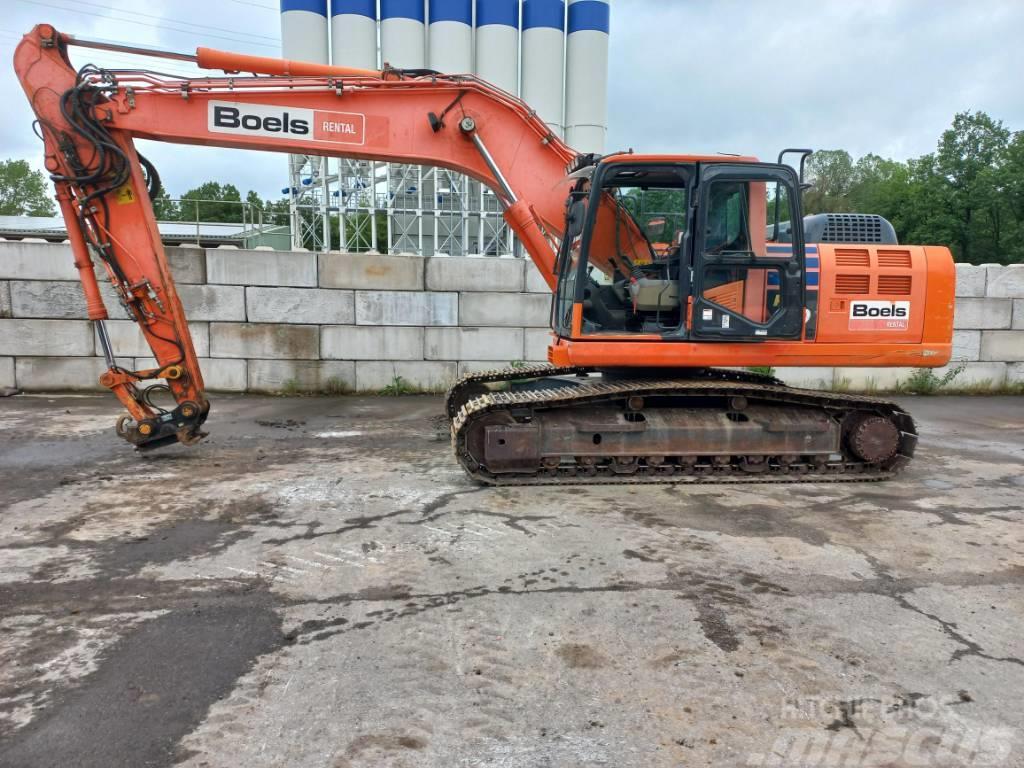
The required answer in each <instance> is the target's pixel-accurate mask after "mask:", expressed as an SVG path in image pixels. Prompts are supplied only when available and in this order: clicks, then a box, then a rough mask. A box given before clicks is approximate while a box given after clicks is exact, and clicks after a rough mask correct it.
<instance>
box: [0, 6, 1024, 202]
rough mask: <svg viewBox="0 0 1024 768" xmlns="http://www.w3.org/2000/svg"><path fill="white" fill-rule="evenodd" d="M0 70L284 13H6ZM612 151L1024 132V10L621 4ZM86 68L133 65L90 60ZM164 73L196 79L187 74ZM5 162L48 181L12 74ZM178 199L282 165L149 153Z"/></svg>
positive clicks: (189, 43)
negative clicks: (46, 38)
mask: <svg viewBox="0 0 1024 768" xmlns="http://www.w3.org/2000/svg"><path fill="white" fill-rule="evenodd" d="M2 5H3V7H4V8H5V13H4V16H3V19H2V20H0V56H2V57H3V60H5V61H8V62H9V61H10V58H11V56H12V54H13V50H14V45H15V43H16V42H17V40H18V39H19V38H20V36H21V35H22V34H23V33H24V32H26V31H27V30H28V29H30V28H31V27H32V25H33V24H36V23H38V22H43V21H48V22H51V23H55V24H56V25H57V27H58V28H59V29H61V30H62V31H67V32H71V33H72V34H76V35H79V36H81V37H96V38H104V39H108V40H117V41H122V42H128V43H131V44H136V45H149V46H154V47H162V48H167V49H172V50H180V51H192V50H194V49H195V47H196V46H197V45H208V46H210V47H215V48H227V49H233V50H238V51H243V52H247V53H254V54H259V55H276V54H277V53H278V52H279V45H278V39H279V21H278V12H277V4H276V3H275V2H273V0H173V1H172V0H149V1H148V2H144V3H143V2H138V1H137V0H136V1H134V2H132V1H130V0H115V1H113V2H111V1H110V0H88V2H86V1H85V0H78V1H77V2H73V1H72V0H3V3H2ZM611 25H612V29H611V53H610V62H609V67H610V72H609V110H608V111H609V114H608V123H609V132H608V142H607V149H608V150H612V149H625V148H629V147H633V148H634V149H636V150H637V151H659V152H679V153H687V152H691V153H693V152H737V153H743V154H755V155H758V156H760V157H761V158H763V159H774V157H775V155H776V154H777V152H778V150H779V149H781V148H782V147H787V146H807V147H813V148H818V149H834V148H844V149H847V150H849V151H850V152H851V153H852V154H853V155H855V156H857V155H860V154H864V153H866V152H877V153H879V154H882V155H885V156H888V157H894V158H898V159H905V158H908V157H914V156H918V155H921V154H924V153H926V152H930V151H932V150H933V149H934V148H935V143H936V140H937V139H938V137H939V134H940V133H941V132H942V131H943V130H944V129H945V128H946V127H948V125H949V123H950V122H951V120H952V117H953V114H954V113H955V112H958V111H961V110H968V109H970V110H978V109H980V110H984V111H986V112H988V113H989V114H991V115H992V116H994V117H996V118H999V119H1002V120H1003V121H1004V122H1005V123H1006V124H1007V125H1008V126H1009V127H1010V128H1012V129H1024V88H1022V87H1021V84H1020V82H1021V73H1022V72H1024V44H1022V43H1021V40H1022V38H1024V2H1022V1H1021V0H1002V1H999V0H972V2H963V1H962V0H860V1H858V0H781V1H780V0H772V1H771V2H767V1H763V0H613V2H612V22H611ZM73 56H74V57H75V58H74V61H75V63H76V65H80V64H83V63H85V62H86V60H93V61H95V62H96V63H98V64H103V65H106V66H111V67H116V66H121V67H123V66H127V65H129V64H130V63H131V61H132V60H131V59H128V58H123V57H115V56H110V55H104V54H101V53H100V52H97V51H87V50H84V49H77V52H76V53H74V54H73ZM161 67H162V68H163V69H165V70H168V71H173V72H184V71H186V70H185V65H184V64H181V63H175V64H170V65H163V64H161ZM0 99H2V100H3V103H4V104H6V105H7V107H6V114H5V116H4V118H3V120H2V122H0V159H2V158H7V157H23V158H27V159H29V160H31V161H32V162H33V164H35V165H36V166H37V167H40V163H39V158H40V154H41V147H40V145H39V142H38V140H37V139H35V138H34V136H33V134H32V130H31V128H30V123H31V120H32V116H31V112H30V110H29V108H28V105H27V102H26V101H25V99H24V96H23V94H22V93H21V90H20V88H19V86H18V84H17V81H16V80H15V78H14V75H13V72H12V70H11V68H10V66H9V65H7V66H5V67H4V68H3V69H2V74H0ZM143 152H144V153H145V154H147V155H149V156H150V157H151V158H152V159H153V160H154V161H155V162H156V163H157V166H158V168H159V169H160V171H161V174H162V176H163V178H164V182H165V185H166V186H167V187H168V189H169V190H170V191H171V194H172V195H173V196H176V195H179V194H181V193H183V192H184V191H186V190H187V189H189V188H191V187H193V186H196V185H197V184H199V183H201V182H203V181H206V180H208V179H216V180H219V181H231V182H233V183H235V184H236V185H237V186H238V187H240V188H241V189H242V191H243V193H244V192H245V190H247V189H249V188H252V189H256V190H258V191H259V192H260V194H261V195H263V196H264V197H278V196H280V190H281V187H282V186H283V185H284V184H283V182H284V175H285V172H284V169H285V161H284V159H283V158H282V157H280V156H276V155H269V154H268V155H264V154H260V155H256V154H255V153H251V152H241V151H237V150H215V149H209V148H200V147H181V146H170V145H152V144H150V145H149V146H146V147H144V148H143Z"/></svg>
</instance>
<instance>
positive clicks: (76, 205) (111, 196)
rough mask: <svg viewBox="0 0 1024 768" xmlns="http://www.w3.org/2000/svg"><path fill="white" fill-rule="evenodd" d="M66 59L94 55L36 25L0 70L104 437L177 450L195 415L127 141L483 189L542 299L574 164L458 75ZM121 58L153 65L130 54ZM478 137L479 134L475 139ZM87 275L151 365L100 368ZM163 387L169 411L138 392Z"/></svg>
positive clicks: (202, 408) (195, 423)
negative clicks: (46, 200)
mask: <svg viewBox="0 0 1024 768" xmlns="http://www.w3.org/2000/svg"><path fill="white" fill-rule="evenodd" d="M69 45H86V46H91V47H98V48H111V47H115V48H117V49H119V50H126V48H125V47H124V46H110V45H108V44H105V43H91V42H89V41H81V40H76V39H75V38H73V37H71V36H69V35H62V34H61V33H59V32H58V31H57V30H55V29H54V28H53V27H52V26H49V25H46V24H42V25H39V26H37V27H35V28H34V29H33V30H32V31H31V32H30V33H29V34H27V35H26V36H25V37H24V38H23V40H22V41H21V43H20V44H19V45H18V47H17V50H16V52H15V56H14V65H15V70H16V71H17V74H18V77H19V79H20V81H21V84H22V87H23V89H24V90H25V93H26V95H27V96H28V99H29V102H30V103H31V104H32V108H33V109H34V111H35V113H36V116H37V119H38V125H39V129H40V132H41V134H42V137H43V140H44V144H45V150H44V151H45V164H46V168H47V170H48V171H49V172H50V173H51V175H52V177H53V179H54V182H55V185H56V188H57V199H58V201H59V203H60V207H61V211H62V213H63V215H64V218H65V220H66V222H67V226H68V236H69V239H70V240H71V244H72V249H73V251H74V255H75V263H76V266H77V267H78V269H79V274H80V275H81V280H82V285H83V289H84V292H85V296H86V303H87V306H88V314H89V318H90V319H91V320H93V321H94V322H95V324H96V327H97V333H98V336H99V338H100V342H101V345H102V347H103V349H104V351H105V353H106V358H107V364H108V366H109V371H108V372H107V373H106V374H104V376H103V377H102V380H101V381H102V383H103V384H104V386H107V387H109V388H110V389H111V390H113V392H114V393H115V394H116V395H117V397H118V399H119V400H120V401H121V403H122V404H123V405H124V406H125V408H126V409H127V410H128V414H129V418H124V419H122V420H121V421H120V422H119V427H118V431H119V433H120V434H121V435H122V436H123V437H125V438H126V439H128V440H129V441H130V442H132V443H134V444H135V445H137V446H140V447H155V446H158V445H162V444H165V443H172V442H183V443H191V442H194V441H195V440H197V439H198V438H199V437H201V436H202V433H201V432H200V431H199V427H200V425H201V424H202V423H203V421H204V420H205V418H206V415H207V412H208V411H209V403H208V401H207V399H206V396H205V394H204V392H203V380H202V374H201V372H200V369H199V364H198V361H197V359H196V354H195V350H194V349H193V346H192V341H191V337H190V335H189V331H188V325H187V323H186V319H185V313H184V311H183V310H182V307H181V302H180V300H179V299H178V296H177V293H176V291H175V286H174V281H173V279H172V278H171V273H170V269H169V267H168V263H167V259H166V256H165V253H164V249H163V246H162V244H161V241H160V236H159V232H158V229H157V224H156V219H155V217H154V215H153V208H152V204H151V197H152V196H154V195H155V194H156V192H157V190H156V188H155V187H156V185H157V184H158V177H157V175H156V171H155V169H154V168H153V167H152V166H151V165H150V164H149V163H148V162H147V161H146V160H145V159H144V158H143V157H141V156H140V155H139V154H138V152H137V151H136V149H135V145H134V139H136V138H144V139H153V140H156V141H168V142H175V143H181V144H204V145H209V146H219V147H236V148H239V149H257V150H269V151H275V152H288V153H298V154H308V155H326V156H336V155H339V154H344V155H345V156H347V157H351V158H367V159H376V160H387V161H394V162H402V163H417V164H430V165H436V166H443V167H445V168H450V169H452V170H456V171H459V172H461V173H464V174H467V175H469V176H471V177H473V178H474V179H477V180H479V181H481V182H483V183H484V184H486V185H488V186H489V187H491V188H492V189H494V190H495V193H496V194H497V195H498V197H499V199H500V200H501V202H502V205H503V206H504V209H505V217H506V220H507V221H508V223H509V225H510V227H511V228H512V230H513V231H514V232H515V234H516V236H517V237H518V238H519V240H520V241H521V242H522V243H523V244H524V246H525V248H526V250H527V252H528V253H529V254H530V256H531V258H532V259H533V260H534V262H535V263H536V265H537V267H538V269H539V270H540V273H541V275H543V277H544V278H545V280H547V282H548V284H549V285H551V286H552V287H553V286H554V283H555V277H554V258H555V256H554V253H555V250H554V249H555V247H556V246H557V240H558V237H559V236H560V233H561V220H562V209H563V205H564V199H565V193H566V189H567V186H566V184H561V183H560V182H561V180H562V179H563V178H564V176H565V166H566V164H567V163H568V162H569V161H570V160H571V159H572V158H573V157H574V156H575V153H574V152H573V151H572V150H571V149H570V148H569V147H567V146H566V145H565V144H564V143H563V142H562V141H561V140H560V139H558V137H556V136H554V135H553V134H552V133H551V131H550V129H549V128H548V126H547V125H546V124H545V123H544V122H543V120H541V119H540V118H538V117H537V116H536V114H534V113H533V112H532V111H531V110H530V109H529V108H528V107H527V106H526V105H525V104H523V103H522V102H521V101H519V100H518V99H515V98H513V97H511V96H509V95H508V94H506V93H504V92H503V91H500V90H499V89H496V88H494V87H492V86H490V85H488V84H486V83H484V82H482V81H480V80H478V79H476V78H473V77H468V76H467V77H442V76H438V75H437V74H436V73H429V74H427V73H422V72H412V73H410V72H403V71H399V70H388V71H384V72H373V71H368V70H355V69H349V68H343V67H329V66H325V65H314V64H307V63H304V62H289V61H284V60H278V59H266V58H261V57H254V56H245V55H241V54H234V53H228V52H223V51H216V50H213V49H209V48H200V49H198V51H197V52H196V54H195V55H194V56H190V55H186V54H171V56H172V57H173V58H176V59H186V60H192V61H195V62H196V64H198V65H199V66H201V67H209V68H217V69H222V70H225V71H226V72H248V73H250V74H249V75H248V76H244V77H239V76H235V75H230V76H227V75H226V76H222V77H198V78H177V77H166V76H161V75H159V74H155V73H152V72H146V71H123V72H121V71H119V72H109V71H106V70H100V69H97V68H95V67H90V66H87V67H85V68H83V69H82V70H81V71H79V72H76V71H75V70H74V68H73V67H72V66H71V63H70V61H69V58H68V53H67V48H68V46H69ZM127 50H129V52H133V53H148V54H150V55H167V54H162V53H161V52H155V51H146V50H144V49H134V48H132V49H127ZM481 134H483V135H486V136H487V139H486V143H485V140H484V139H483V138H482V137H481ZM98 264H102V266H103V267H104V268H105V271H106V272H107V274H108V276H109V278H110V281H111V283H112V284H113V286H114V288H115V290H116V292H117V294H118V296H119V298H120V300H121V303H122V305H123V307H124V309H125V311H126V312H127V313H128V315H129V316H130V317H131V318H132V319H133V320H135V321H136V322H137V323H138V325H139V327H140V328H141V330H142V333H143V335H144V336H145V338H146V341H147V343H148V344H149V346H150V348H151V349H152V350H153V356H154V358H155V359H156V366H155V367H154V368H152V369H148V370H142V371H131V370H127V369H125V368H123V367H122V366H121V365H120V364H119V363H118V362H117V361H116V360H115V359H114V356H113V353H112V351H111V347H110V344H109V342H108V339H107V335H106V329H105V325H104V321H105V320H106V319H107V317H108V314H107V308H106V307H105V306H104V304H103V301H102V299H101V297H100V291H99V286H98V282H97V276H96V273H95V270H94V266H96V265H98ZM150 379H163V380H164V381H165V382H166V385H162V386H166V387H167V388H168V389H169V390H170V392H171V394H172V395H173V397H174V400H175V402H176V404H177V405H176V407H175V408H174V409H173V410H167V409H162V408H159V407H157V406H156V405H154V404H153V403H152V401H151V395H152V391H151V390H150V389H149V388H143V387H141V386H139V385H140V383H141V382H143V381H146V380H150Z"/></svg>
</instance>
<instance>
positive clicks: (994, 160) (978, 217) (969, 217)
mask: <svg viewBox="0 0 1024 768" xmlns="http://www.w3.org/2000/svg"><path fill="white" fill-rule="evenodd" d="M1009 143H1010V131H1009V130H1007V129H1006V128H1005V127H1004V126H1003V123H1002V121H1000V120H993V119H992V118H991V117H989V116H988V115H987V114H985V113H984V112H960V113H958V114H957V115H956V116H955V117H954V118H953V125H952V127H951V128H949V129H948V130H946V131H945V132H943V134H942V138H941V139H939V147H938V151H937V152H936V156H935V169H936V171H937V172H938V173H939V174H941V175H942V176H943V177H944V179H945V180H946V182H947V185H948V188H947V191H948V195H947V197H946V200H945V203H946V205H947V206H948V211H949V214H950V216H951V220H952V227H953V232H952V235H953V245H954V247H955V249H956V251H957V256H958V257H959V258H961V259H963V260H964V261H971V260H973V259H976V258H982V259H984V258H992V259H995V258H998V257H999V256H1001V254H1000V253H999V248H1000V241H1001V239H1002V231H1001V223H1002V222H1001V214H1002V213H1003V212H1004V209H1005V203H1004V201H1003V200H1002V199H1001V195H999V192H998V189H997V187H996V182H997V179H998V177H999V169H1000V168H1001V167H1002V165H1003V163H1004V161H1005V157H1006V151H1007V148H1008V146H1009Z"/></svg>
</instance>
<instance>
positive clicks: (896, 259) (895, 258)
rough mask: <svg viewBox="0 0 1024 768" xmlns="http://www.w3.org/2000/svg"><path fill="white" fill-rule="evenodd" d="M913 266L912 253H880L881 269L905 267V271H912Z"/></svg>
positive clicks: (879, 262) (879, 264)
mask: <svg viewBox="0 0 1024 768" xmlns="http://www.w3.org/2000/svg"><path fill="white" fill-rule="evenodd" d="M912 264H913V262H912V261H911V258H910V251H879V252H878V266H880V267H903V268H904V269H910V267H911V266H912Z"/></svg>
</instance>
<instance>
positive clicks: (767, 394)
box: [448, 366, 917, 485]
mask: <svg viewBox="0 0 1024 768" xmlns="http://www.w3.org/2000/svg"><path fill="white" fill-rule="evenodd" d="M585 373H587V370H586V369H576V368H555V367H552V366H535V367H532V368H518V369H506V370H504V371H489V372H486V373H481V374H474V375H471V376H467V377H464V378H463V379H462V380H460V382H459V383H458V384H456V386H455V387H453V392H454V393H455V395H456V398H464V397H465V394H466V392H467V391H468V387H469V386H470V385H473V386H476V385H479V384H493V383H496V382H497V383H500V382H505V381H518V380H522V379H529V378H531V377H533V376H536V377H552V376H571V375H574V374H585ZM460 387H463V389H462V392H461V393H460V392H457V391H456V390H458V389H459V388H460ZM451 395H452V393H449V400H448V402H449V403H452V402H453V399H452V397H451ZM652 401H655V402H660V403H661V409H662V412H663V413H669V414H670V415H673V414H678V416H676V418H677V419H678V418H679V417H682V418H683V420H684V421H685V418H686V416H685V415H683V412H684V411H686V412H688V413H693V414H696V415H697V418H696V419H695V420H697V421H700V419H701V417H703V418H704V419H705V420H706V419H707V418H712V419H714V418H718V419H719V420H721V417H724V416H726V415H729V414H731V415H729V418H730V419H736V420H743V421H747V420H749V419H748V418H746V417H745V416H744V409H746V408H748V407H750V406H748V404H755V405H753V407H752V408H751V410H750V411H749V412H750V413H755V412H756V411H757V409H758V408H759V407H760V408H762V409H765V412H766V413H769V414H770V418H772V419H775V420H776V421H778V422H779V424H781V426H779V427H778V430H779V431H780V432H785V430H786V429H787V428H788V429H789V430H790V432H789V436H790V437H791V438H792V436H794V435H796V436H802V437H803V439H806V440H807V441H811V440H818V439H824V437H825V433H826V432H828V431H829V430H832V432H831V435H832V436H833V438H834V439H837V440H838V442H839V446H838V450H837V451H835V452H833V451H829V450H827V449H821V448H818V449H817V451H815V452H813V453H808V454H805V455H801V454H794V453H793V450H792V446H789V448H790V450H788V451H780V453H779V454H778V455H773V454H771V453H768V454H763V455H751V454H746V453H735V454H734V453H731V452H719V453H716V452H714V451H707V452H704V453H701V454H700V455H692V452H691V455H687V456H683V455H679V456H673V455H672V452H671V450H668V451H665V452H664V455H657V456H644V455H628V454H627V455H623V454H622V453H621V451H620V452H618V453H612V452H609V453H607V454H602V453H600V452H599V450H598V451H597V453H596V455H595V453H591V454H590V455H580V456H572V455H568V456H566V455H559V456H552V455H550V454H549V455H546V456H540V455H539V454H537V455H534V454H535V452H536V449H535V447H534V444H535V442H536V441H538V440H539V437H536V436H535V433H538V430H536V428H535V427H536V425H537V424H538V423H540V424H544V425H546V424H547V423H548V422H551V424H552V428H558V427H562V428H564V426H565V422H566V420H567V419H568V420H569V421H573V420H574V419H575V420H576V421H575V422H574V424H575V425H576V426H577V431H580V432H589V431H590V430H591V429H592V430H594V432H595V434H594V438H595V439H594V442H595V443H597V442H598V439H599V434H598V433H599V432H600V431H601V429H602V425H601V424H599V425H598V426H594V427H590V426H589V425H588V422H587V419H594V418H597V419H598V420H599V421H600V417H601V414H602V413H603V417H604V418H605V422H603V426H605V427H607V426H608V422H607V414H608V413H612V412H616V411H625V412H627V413H639V414H642V413H643V412H644V405H643V403H644V402H652ZM719 402H721V403H728V404H729V405H727V406H724V407H720V406H715V405H710V406H709V405H708V404H709V403H712V404H714V403H719ZM629 404H633V405H635V406H636V408H635V410H633V411H630V410H629ZM602 408H603V409H605V410H604V411H601V409H602ZM695 408H696V410H694V409H695ZM687 409H689V410H687ZM726 411H728V414H727V413H726ZM771 414H774V415H771ZM636 418H640V417H636ZM755 418H756V413H755ZM791 418H797V419H803V420H804V422H805V423H806V425H807V427H808V431H809V432H811V433H815V434H808V435H801V434H800V430H802V429H804V423H803V422H802V423H801V424H798V425H797V426H796V427H795V428H794V427H792V426H789V427H787V426H786V424H785V422H786V421H787V420H788V419H791ZM545 419H547V420H548V421H545ZM576 422H582V424H583V425H584V426H586V429H583V428H580V427H579V424H578V423H576ZM488 429H496V430H498V433H500V435H502V436H507V437H508V439H509V446H508V449H507V450H508V453H507V454H503V456H504V455H507V456H508V457H510V458H508V459H507V460H506V464H505V466H504V467H501V468H499V469H498V471H492V469H489V468H488V466H487V460H486V459H485V457H484V453H485V449H484V448H483V445H484V441H485V438H484V434H485V433H486V431H487V430H488ZM611 429H613V430H617V431H619V432H623V431H629V430H630V427H629V425H628V424H618V425H616V426H614V427H612V428H611ZM640 429H641V430H642V427H641V428H640ZM771 430H772V427H771V426H769V428H768V429H767V430H766V431H768V432H771ZM837 430H838V431H837ZM634 431H635V430H634ZM496 434H497V433H496ZM709 434H713V435H716V436H721V439H722V440H723V441H724V442H726V443H728V442H729V440H730V439H731V438H730V436H729V434H728V429H726V431H725V432H721V430H719V431H718V432H714V431H712V432H710V433H709ZM451 435H452V444H453V448H454V451H455V455H456V457H457V459H458V461H459V463H460V464H461V465H462V467H463V468H464V469H465V471H466V472H467V473H468V474H469V475H470V476H471V477H473V478H474V479H476V480H477V481H479V482H481V483H484V484H488V485H576V484H586V485H593V484H636V483H822V482H832V483H834V482H872V481H880V480H887V479H889V478H892V477H894V476H895V475H896V474H897V473H898V472H899V471H900V470H901V469H902V468H903V467H905V466H906V465H907V463H909V461H910V459H911V457H912V456H913V454H914V448H915V446H916V443H917V432H916V428H915V426H914V422H913V420H912V419H911V417H910V415H909V414H907V413H905V412H904V411H903V410H902V409H901V408H900V406H899V405H898V404H896V403H892V402H890V401H887V400H884V399H881V398H876V397H870V396H863V395H847V394H840V393H830V392H818V391H813V390H803V389H795V388H792V387H787V386H786V385H785V384H783V383H781V382H779V381H778V380H777V379H774V378H772V377H768V376H761V375H758V374H752V373H747V372H741V371H729V370H717V369H705V370H700V371H695V372H693V373H692V375H690V374H688V375H687V377H686V378H639V377H638V378H606V377H591V376H581V377H579V378H576V379H571V378H565V379H553V380H552V379H550V378H548V379H546V380H545V381H543V386H542V387H535V388H530V389H524V390H519V391H514V390H513V391H484V392H482V393H474V395H473V396H472V397H471V398H469V399H468V401H466V402H464V403H462V404H461V406H460V407H459V410H458V413H457V414H455V416H454V418H453V419H452V424H451ZM609 436H610V437H611V438H612V439H615V438H616V437H617V435H616V434H614V432H613V433H611V434H610V435H609ZM486 439H487V440H489V439H490V437H487V438H486ZM497 439H498V440H499V442H502V445H504V437H501V438H497ZM517 441H519V445H518V446H517ZM887 441H891V445H892V446H893V448H892V449H891V453H890V450H889V449H886V448H884V447H883V448H879V446H880V445H883V446H884V445H888V444H889V443H888V442H887ZM520 447H521V448H522V449H523V450H521V451H519V450H518V449H519V448H520ZM491 448H494V446H493V445H491V446H490V448H489V449H488V450H490V449H491ZM517 451H518V453H521V454H522V455H523V458H522V459H519V458H517ZM858 454H860V455H858ZM865 456H866V457H867V458H864V457H865ZM534 459H536V461H535V466H531V463H532V462H534Z"/></svg>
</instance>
